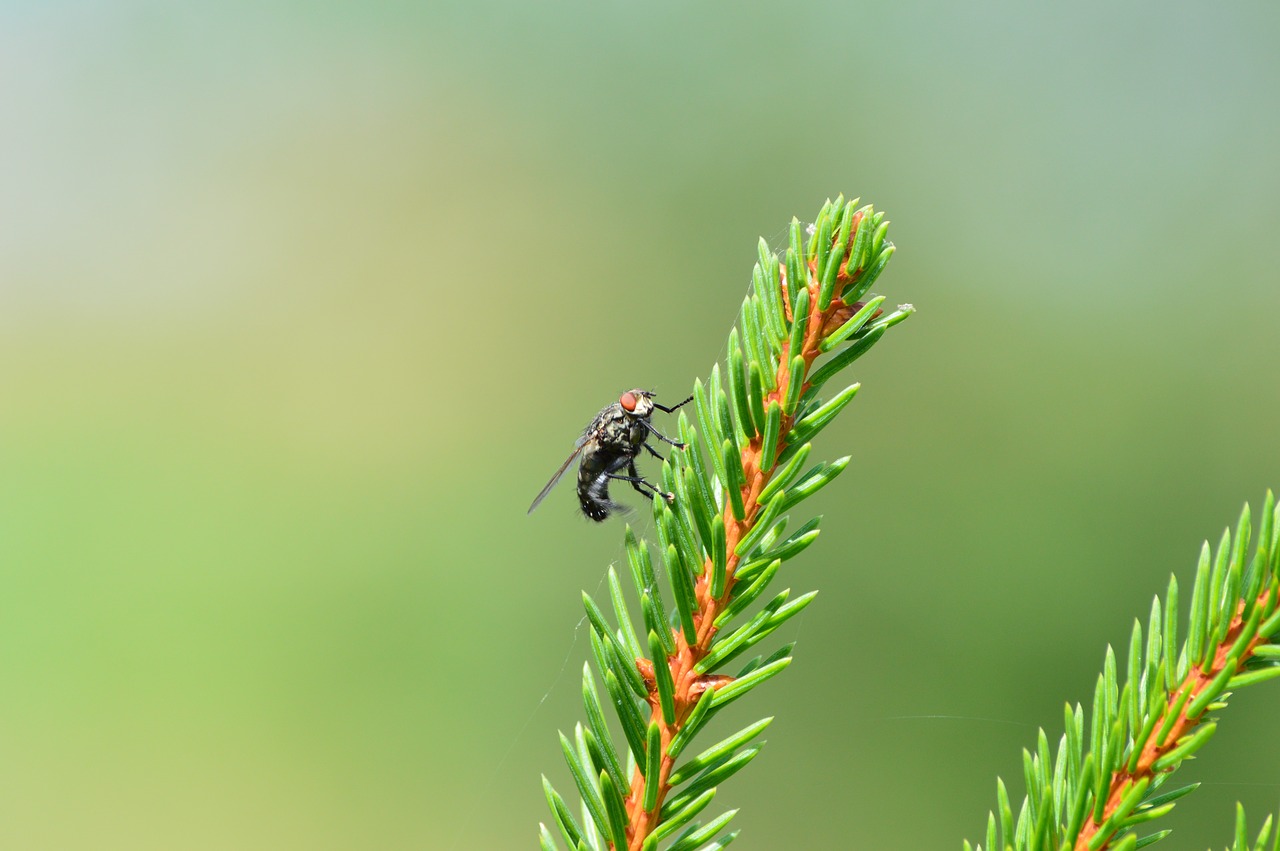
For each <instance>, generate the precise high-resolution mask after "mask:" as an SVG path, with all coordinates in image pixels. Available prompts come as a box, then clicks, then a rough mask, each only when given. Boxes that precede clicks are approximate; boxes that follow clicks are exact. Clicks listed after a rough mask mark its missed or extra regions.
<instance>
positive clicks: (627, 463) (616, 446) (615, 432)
mask: <svg viewBox="0 0 1280 851" xmlns="http://www.w3.org/2000/svg"><path fill="white" fill-rule="evenodd" d="M653 396H654V394H653V393H651V392H649V391H648V390H628V391H627V392H626V393H623V394H622V395H621V396H619V397H618V401H616V402H614V403H613V404H612V405H609V406H608V407H606V408H605V409H604V410H602V411H601V412H600V413H598V414H596V417H595V419H593V420H592V421H591V425H589V426H587V428H586V430H585V431H583V432H582V436H581V437H579V438H578V442H577V444H575V445H574V449H573V452H572V453H571V454H570V455H569V457H568V458H566V459H565V462H564V463H563V464H561V465H560V469H559V470H556V474H555V475H554V476H552V477H551V481H549V482H547V486H546V487H545V488H543V489H542V492H541V493H539V494H538V496H537V498H536V499H534V501H533V505H531V506H529V512H530V513H532V512H533V510H534V509H535V508H537V507H538V504H539V503H540V502H542V500H543V498H544V497H546V495H547V494H548V493H550V492H551V489H552V488H553V487H555V486H556V482H558V481H560V477H561V476H563V475H564V472H565V470H568V469H569V465H571V464H572V463H573V459H575V458H577V457H578V456H579V455H581V456H582V461H581V462H580V463H579V464H578V504H579V505H581V506H582V513H583V514H585V515H587V517H590V518H591V519H592V520H595V521H597V522H599V521H601V520H604V519H605V518H606V517H608V516H609V514H610V512H614V511H622V510H625V509H626V506H623V505H619V504H618V503H616V502H613V501H612V500H610V499H609V481H610V480H611V479H613V480H616V481H620V482H630V483H631V487H633V488H635V489H636V490H637V491H639V492H640V494H641V495H643V496H644V497H646V498H647V499H653V497H654V496H656V495H661V496H662V497H663V498H664V499H666V500H667V501H668V502H670V501H672V500H673V499H675V496H674V494H671V493H665V492H663V491H660V490H658V489H657V488H655V487H654V486H653V485H651V484H649V483H648V482H647V481H645V480H644V478H642V477H641V476H640V474H639V473H638V472H637V471H636V456H637V455H639V454H640V450H641V448H643V449H647V450H648V451H649V454H650V455H652V456H654V457H655V458H657V459H659V460H661V459H662V456H661V455H659V454H658V453H657V451H655V450H654V448H653V447H652V446H650V445H649V444H648V442H647V441H648V438H649V435H651V434H652V435H653V436H654V437H656V438H658V439H659V440H661V441H663V442H664V443H669V444H671V445H672V446H674V447H676V448H678V449H683V448H684V444H683V443H680V442H678V441H675V440H672V439H671V438H669V437H665V436H664V435H662V434H661V433H660V432H658V430H657V429H655V428H654V427H653V426H652V425H650V424H649V418H650V417H651V416H653V409H654V408H657V409H658V410H659V411H665V412H666V413H668V414H669V413H671V412H672V411H674V410H676V409H677V408H679V407H680V406H681V405H686V404H688V403H689V402H690V401H692V400H693V397H692V396H690V397H689V398H688V399H685V400H684V401H683V402H681V403H680V404H679V405H672V406H671V407H670V408H668V407H665V406H663V405H659V404H658V403H657V402H655V401H653ZM623 468H626V471H627V472H626V475H623V473H622V472H621V471H622V470H623Z"/></svg>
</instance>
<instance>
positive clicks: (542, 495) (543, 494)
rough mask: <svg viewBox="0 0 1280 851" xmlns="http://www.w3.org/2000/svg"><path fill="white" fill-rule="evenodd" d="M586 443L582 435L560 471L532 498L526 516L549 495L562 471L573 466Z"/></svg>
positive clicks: (562, 473) (584, 435)
mask: <svg viewBox="0 0 1280 851" xmlns="http://www.w3.org/2000/svg"><path fill="white" fill-rule="evenodd" d="M586 442H587V435H586V434H583V435H582V437H580V438H578V443H577V445H576V446H574V447H573V452H571V453H569V457H568V458H566V459H564V463H563V464H561V465H560V469H559V470H556V474H555V475H554V476H552V477H551V481H549V482H547V486H546V487H544V488H543V489H542V492H541V493H539V494H538V495H537V496H536V497H535V498H534V500H533V505H531V506H529V510H528V511H527V512H525V513H526V514H532V513H533V510H534V509H535V508H537V507H538V504H539V503H540V502H542V500H544V499H546V496H547V494H549V493H551V489H552V488H553V487H555V486H556V482H558V481H560V477H561V476H563V475H564V471H565V470H567V469H569V466H570V465H571V464H573V459H575V458H577V457H578V453H580V452H582V447H583V445H584V444H585V443H586Z"/></svg>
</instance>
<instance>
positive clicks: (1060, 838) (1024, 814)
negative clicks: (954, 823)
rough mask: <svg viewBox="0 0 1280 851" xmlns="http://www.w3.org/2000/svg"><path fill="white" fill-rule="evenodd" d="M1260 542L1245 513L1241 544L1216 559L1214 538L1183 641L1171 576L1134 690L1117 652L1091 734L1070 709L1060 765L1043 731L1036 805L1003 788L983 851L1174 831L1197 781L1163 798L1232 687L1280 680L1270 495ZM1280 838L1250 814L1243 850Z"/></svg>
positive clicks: (1029, 766) (1224, 542) (1133, 652)
mask: <svg viewBox="0 0 1280 851" xmlns="http://www.w3.org/2000/svg"><path fill="white" fill-rule="evenodd" d="M1253 537H1254V536H1253V532H1252V515H1251V513H1250V511H1249V506H1247V505H1246V506H1245V507H1244V511H1243V512H1242V513H1241V515H1240V521H1239V523H1238V524H1237V525H1236V531H1235V535H1234V536H1233V535H1232V534H1231V530H1229V529H1228V530H1226V531H1225V532H1224V533H1223V535H1222V538H1221V540H1220V542H1219V544H1218V547H1217V549H1216V551H1214V550H1211V549H1210V547H1209V544H1208V542H1205V544H1204V547H1203V548H1202V550H1201V553H1200V561H1199V565H1198V567H1197V569H1196V575H1195V582H1194V583H1193V586H1192V587H1193V590H1192V595H1191V602H1190V605H1189V607H1188V608H1189V612H1188V616H1187V636H1186V639H1185V640H1184V641H1183V642H1182V643H1181V644H1179V643H1178V642H1177V635H1178V624H1179V610H1178V582H1177V579H1176V577H1171V578H1170V581H1169V590H1168V594H1167V595H1166V598H1165V600H1164V602H1163V603H1162V602H1161V600H1160V598H1159V597H1156V598H1155V599H1154V600H1153V601H1152V604H1151V614H1150V616H1149V619H1148V621H1147V625H1146V629H1145V630H1144V629H1143V625H1142V623H1141V622H1140V621H1135V623H1134V625H1133V631H1132V633H1131V635H1130V640H1129V646H1128V649H1127V652H1126V654H1125V657H1124V660H1125V678H1124V681H1123V682H1121V680H1120V678H1119V672H1118V671H1119V662H1118V660H1117V657H1116V654H1115V652H1114V651H1113V650H1112V648H1110V647H1108V648H1107V652H1106V656H1105V658H1104V661H1103V670H1102V673H1101V674H1099V676H1098V685H1097V688H1096V690H1095V691H1094V696H1093V705H1092V711H1091V712H1090V713H1089V722H1088V727H1087V729H1086V725H1085V712H1084V709H1083V707H1081V706H1080V705H1079V704H1077V705H1076V706H1075V707H1074V708H1072V707H1071V706H1067V709H1066V712H1065V731H1064V732H1063V734H1062V736H1061V738H1060V739H1059V741H1058V748H1057V751H1056V755H1055V756H1053V757H1052V758H1051V757H1050V750H1049V741H1048V737H1047V736H1046V735H1045V732H1044V730H1043V729H1042V730H1041V731H1040V734H1039V737H1038V741H1037V745H1036V749H1035V751H1034V752H1032V751H1030V750H1024V751H1023V754H1022V755H1023V775H1024V782H1025V787H1026V797H1024V798H1023V802H1022V806H1021V808H1020V809H1019V811H1018V815H1017V818H1016V819H1015V818H1014V815H1013V810H1012V808H1011V807H1010V805H1009V797H1008V794H1007V792H1006V790H1005V785H1004V782H1003V781H997V789H996V792H997V808H996V812H993V813H991V814H990V816H989V818H988V820H987V833H986V843H985V845H982V844H979V845H977V846H976V847H977V849H978V851H982V849H983V848H986V849H988V851H990V849H1015V851H1023V849H1028V851H1030V849H1035V851H1041V850H1042V849H1043V851H1059V849H1072V848H1074V849H1077V851H1079V849H1088V851H1101V849H1104V848H1112V849H1129V848H1142V847H1145V846H1147V845H1150V844H1152V843H1155V842H1158V841H1159V840H1160V839H1163V838H1164V837H1165V836H1167V835H1168V834H1169V831H1167V830H1163V831H1155V832H1149V823H1150V822H1153V821H1155V820H1156V819H1158V818H1160V817H1161V816H1163V815H1165V814H1167V813H1168V812H1169V811H1170V810H1172V809H1173V807H1174V802H1175V801H1176V800H1177V799H1178V798H1181V797H1182V796H1184V795H1186V794H1188V793H1190V792H1192V791H1194V790H1195V788H1196V786H1197V785H1198V784H1193V785H1190V786H1184V787H1182V788H1180V789H1176V790H1174V791H1170V792H1163V793H1160V794H1155V793H1156V790H1157V789H1159V788H1161V787H1162V786H1163V785H1164V784H1165V782H1166V781H1167V780H1169V778H1170V777H1171V776H1172V775H1173V773H1174V772H1175V771H1177V769H1178V768H1179V767H1180V766H1181V765H1182V764H1183V763H1185V762H1186V761H1187V760H1188V759H1193V758H1194V756H1195V754H1196V752H1197V751H1199V750H1200V749H1201V748H1202V747H1204V746H1205V745H1206V744H1207V743H1208V742H1209V740H1210V739H1211V738H1212V737H1213V734H1214V732H1215V731H1216V730H1217V728H1218V719H1217V718H1216V714H1217V713H1219V712H1220V711H1222V710H1223V709H1225V708H1226V706H1227V702H1228V699H1229V698H1230V696H1231V693H1232V692H1233V691H1236V690H1238V689H1241V688H1244V687H1246V686H1251V685H1254V684H1256V683H1260V682H1263V681H1265V680H1270V679H1274V678H1276V677H1280V645H1277V644H1276V643H1274V642H1273V641H1272V639H1277V638H1280V510H1278V509H1277V506H1276V501H1275V497H1274V496H1273V495H1272V494H1271V493H1270V492H1268V494H1267V497H1266V502H1265V505H1264V508H1263V514H1262V526H1261V529H1260V530H1259V532H1258V534H1257V536H1256V540H1257V543H1256V548H1255V550H1254V552H1253V556H1252V558H1250V557H1249V548H1250V546H1251V542H1252V539H1253ZM997 825H998V827H999V830H998V831H997ZM1270 830H1271V820H1270V819H1268V820H1267V822H1266V824H1265V825H1264V826H1263V828H1262V833H1261V834H1260V835H1259V837H1258V840H1257V842H1256V843H1255V844H1254V845H1250V844H1249V843H1248V841H1247V838H1246V835H1245V827H1244V811H1243V810H1240V811H1239V814H1238V820H1237V830H1236V841H1235V845H1234V846H1233V848H1234V849H1239V851H1246V849H1256V851H1265V846H1266V843H1267V837H1268V836H1269V833H1270ZM972 847H973V846H970V844H969V843H968V842H966V843H965V848H966V849H970V848H972ZM1271 848H1272V851H1275V849H1276V845H1275V844H1273V845H1272V846H1271Z"/></svg>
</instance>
